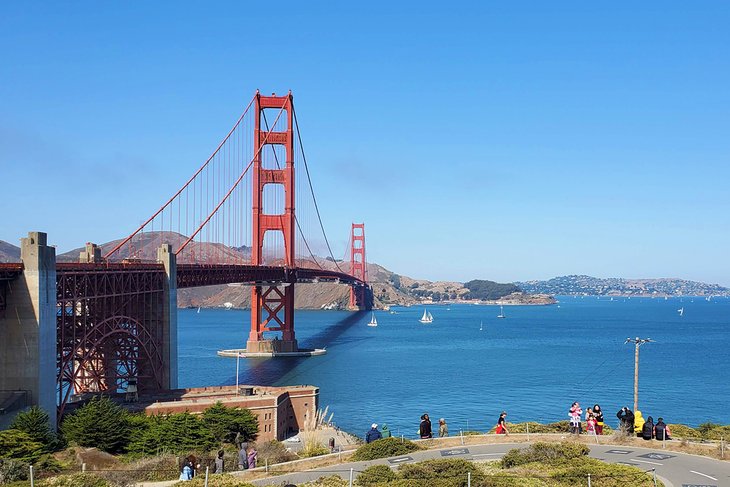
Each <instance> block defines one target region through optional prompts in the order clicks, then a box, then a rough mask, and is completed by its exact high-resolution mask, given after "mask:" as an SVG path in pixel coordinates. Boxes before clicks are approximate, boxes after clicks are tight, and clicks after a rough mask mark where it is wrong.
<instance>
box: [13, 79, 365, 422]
mask: <svg viewBox="0 0 730 487" xmlns="http://www.w3.org/2000/svg"><path fill="white" fill-rule="evenodd" d="M300 187H301V189H303V191H302V190H299V191H298V190H297V189H299V188H300ZM122 204H123V202H122ZM21 247H22V248H21V260H22V263H17V264H0V323H2V324H3V328H4V329H3V330H2V332H3V337H4V338H5V339H4V340H2V341H0V342H2V343H0V352H3V353H0V355H2V356H3V357H4V359H3V366H4V367H3V369H2V372H0V392H2V391H13V390H16V389H17V390H27V391H28V392H29V393H30V396H31V398H32V400H31V402H33V403H36V404H40V405H42V406H44V407H45V409H46V410H49V411H50V410H51V409H54V410H55V406H57V407H58V410H59V413H61V414H62V413H63V410H64V407H65V405H66V404H67V403H68V402H69V400H70V399H71V398H72V397H74V396H77V395H83V394H85V393H99V392H109V393H113V392H122V391H124V390H125V388H126V387H127V386H128V384H129V383H130V382H133V383H136V384H137V387H138V389H139V391H140V394H144V393H145V392H150V393H152V392H156V391H162V390H168V389H174V388H176V387H177V360H178V359H177V315H176V309H177V290H178V289H183V288H190V287H198V286H210V285H216V284H232V283H241V284H247V285H250V286H251V291H250V292H251V320H250V330H249V333H248V336H247V341H246V351H247V352H266V351H271V352H282V353H287V352H296V351H297V350H298V349H299V348H298V344H297V339H296V333H295V319H294V303H295V289H296V284H300V283H311V282H322V281H327V282H339V283H342V284H345V285H348V286H350V289H351V291H350V302H349V306H350V308H351V309H369V308H370V307H371V306H372V291H371V289H370V287H369V286H368V284H367V263H366V259H365V230H364V225H363V224H361V223H353V224H352V226H351V231H350V239H349V244H348V246H347V249H346V251H345V255H344V257H343V258H341V259H337V258H335V256H334V254H333V252H332V248H331V246H330V242H329V239H328V237H327V234H326V232H325V227H324V224H323V222H322V217H321V214H320V211H319V206H318V203H317V198H316V193H315V191H314V188H313V186H312V179H311V174H310V171H309V166H308V163H307V158H306V155H305V152H304V147H303V144H302V136H301V133H300V130H299V122H298V119H297V114H296V111H295V109H294V98H293V96H292V94H291V92H289V93H288V94H287V95H285V96H276V95H275V94H273V95H271V96H263V95H261V93H259V92H258V91H257V92H256V94H255V95H254V96H253V98H252V99H251V101H250V103H248V105H247V106H246V108H245V110H244V111H243V113H242V115H241V116H240V117H239V118H238V120H237V121H236V122H235V124H234V125H233V128H232V129H231V130H230V131H229V132H228V134H227V135H226V136H225V137H224V138H223V140H222V141H221V143H220V144H219V145H218V147H217V148H216V149H215V151H213V153H212V154H211V156H210V157H209V158H208V159H207V160H206V161H205V162H204V163H203V164H202V165H201V166H200V168H199V169H197V171H195V173H194V174H193V175H192V176H191V177H190V178H189V179H188V180H187V182H185V184H183V185H182V187H181V188H180V189H179V190H178V191H176V192H175V193H174V194H173V195H172V196H171V197H170V198H169V199H168V200H167V201H166V202H165V203H164V204H163V205H162V206H161V207H160V208H159V209H158V210H157V211H155V212H154V213H153V214H152V215H151V216H150V217H149V218H148V219H146V220H145V221H144V222H143V223H142V224H141V225H140V226H139V227H138V228H136V229H135V230H134V231H133V232H132V233H130V234H129V235H128V236H127V237H126V238H124V239H121V240H118V241H115V242H111V243H109V244H106V245H104V246H102V247H97V246H96V245H94V244H87V246H86V250H85V251H83V252H81V254H80V257H79V261H78V262H56V256H55V249H54V248H52V247H50V246H49V245H48V243H47V241H46V235H45V234H43V233H41V232H31V233H30V234H29V236H28V237H27V238H24V239H22V241H21ZM317 248H321V249H323V250H324V251H326V254H327V255H326V257H325V258H322V257H318V256H317V255H316V249H317ZM348 253H349V256H348V255H347V254H348ZM348 257H349V258H348ZM54 292H55V299H54V297H53V296H52V294H53V293H54ZM44 293H45V294H46V295H47V296H46V297H45V298H44ZM29 340H30V342H31V346H30V347H28V346H27V344H28V342H29ZM21 342H22V343H21ZM23 344H24V345H23ZM23 346H24V347H25V348H23ZM5 352H7V353H5ZM54 357H55V360H54ZM51 374H53V375H54V376H55V384H54V381H52V380H51V379H50V377H49V376H50V375H51ZM51 402H53V405H52V406H53V407H51V404H50V403H51Z"/></svg>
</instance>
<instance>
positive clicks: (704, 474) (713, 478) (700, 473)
mask: <svg viewBox="0 0 730 487" xmlns="http://www.w3.org/2000/svg"><path fill="white" fill-rule="evenodd" d="M690 472H692V473H696V474H697V475H702V476H703V477H707V478H708V479H710V480H715V481H717V479H716V478H715V477H710V476H709V475H707V474H706V473H702V472H695V471H694V470H690Z"/></svg>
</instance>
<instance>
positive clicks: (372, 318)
mask: <svg viewBox="0 0 730 487" xmlns="http://www.w3.org/2000/svg"><path fill="white" fill-rule="evenodd" d="M368 326H378V320H376V319H375V313H372V314H371V316H370V323H368Z"/></svg>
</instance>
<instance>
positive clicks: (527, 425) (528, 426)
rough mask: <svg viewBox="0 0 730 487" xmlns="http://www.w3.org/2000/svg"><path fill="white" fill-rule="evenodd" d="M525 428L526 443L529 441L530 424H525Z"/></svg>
mask: <svg viewBox="0 0 730 487" xmlns="http://www.w3.org/2000/svg"><path fill="white" fill-rule="evenodd" d="M525 426H526V427H527V441H530V423H529V422H527V423H525Z"/></svg>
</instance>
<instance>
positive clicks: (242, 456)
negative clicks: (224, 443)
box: [238, 441, 248, 470]
mask: <svg viewBox="0 0 730 487" xmlns="http://www.w3.org/2000/svg"><path fill="white" fill-rule="evenodd" d="M247 449H248V443H246V442H245V441H244V442H243V443H241V449H240V450H238V470H246V469H247V468H248V452H247V451H246V450H247Z"/></svg>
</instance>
